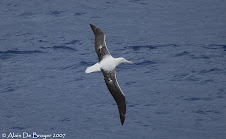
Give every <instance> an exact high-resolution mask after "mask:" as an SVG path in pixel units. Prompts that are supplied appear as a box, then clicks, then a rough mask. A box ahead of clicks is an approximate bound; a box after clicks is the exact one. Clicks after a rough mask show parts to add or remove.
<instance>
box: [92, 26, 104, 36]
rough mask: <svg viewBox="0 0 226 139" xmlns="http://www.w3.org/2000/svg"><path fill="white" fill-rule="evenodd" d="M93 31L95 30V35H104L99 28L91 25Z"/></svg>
mask: <svg viewBox="0 0 226 139" xmlns="http://www.w3.org/2000/svg"><path fill="white" fill-rule="evenodd" d="M90 27H91V29H92V30H93V33H94V35H100V34H104V33H103V32H102V31H101V30H100V29H99V28H97V27H96V26H94V25H93V24H90Z"/></svg>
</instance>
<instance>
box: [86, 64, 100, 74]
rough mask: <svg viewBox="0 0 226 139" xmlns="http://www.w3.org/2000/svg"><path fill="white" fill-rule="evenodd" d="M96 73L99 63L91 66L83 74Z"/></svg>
mask: <svg viewBox="0 0 226 139" xmlns="http://www.w3.org/2000/svg"><path fill="white" fill-rule="evenodd" d="M97 71H100V64H99V63H96V64H95V65H93V66H90V67H87V68H86V71H85V72H86V73H91V72H97Z"/></svg>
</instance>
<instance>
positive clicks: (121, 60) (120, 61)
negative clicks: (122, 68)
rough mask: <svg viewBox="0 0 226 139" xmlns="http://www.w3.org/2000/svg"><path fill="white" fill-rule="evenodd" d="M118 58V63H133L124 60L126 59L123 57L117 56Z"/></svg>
mask: <svg viewBox="0 0 226 139" xmlns="http://www.w3.org/2000/svg"><path fill="white" fill-rule="evenodd" d="M118 59H119V64H121V63H129V64H133V62H132V61H129V60H126V59H125V58H123V57H120V58H118Z"/></svg>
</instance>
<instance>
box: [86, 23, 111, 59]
mask: <svg viewBox="0 0 226 139" xmlns="http://www.w3.org/2000/svg"><path fill="white" fill-rule="evenodd" d="M90 27H91V29H92V30H93V33H94V35H95V50H96V53H97V56H98V58H99V62H100V61H101V60H102V59H103V57H104V56H105V55H110V53H109V51H108V49H107V46H106V42H105V34H104V32H103V31H102V30H101V29H99V28H97V27H96V26H94V25H92V24H90Z"/></svg>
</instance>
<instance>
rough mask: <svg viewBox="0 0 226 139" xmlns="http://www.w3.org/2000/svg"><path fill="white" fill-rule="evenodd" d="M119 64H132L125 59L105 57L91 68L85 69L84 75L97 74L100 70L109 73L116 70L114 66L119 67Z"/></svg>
mask: <svg viewBox="0 0 226 139" xmlns="http://www.w3.org/2000/svg"><path fill="white" fill-rule="evenodd" d="M121 63H132V61H128V60H126V59H125V58H122V57H120V58H114V57H112V56H111V55H106V56H104V58H103V59H102V60H101V61H100V62H98V63H96V64H94V65H93V66H90V67H88V68H86V71H85V72H86V73H91V72H98V71H101V69H103V70H105V71H111V70H113V69H115V68H116V66H118V65H120V64H121Z"/></svg>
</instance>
